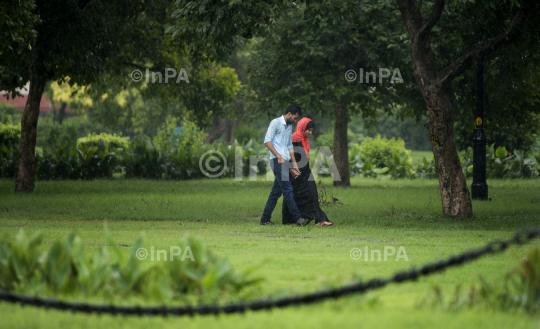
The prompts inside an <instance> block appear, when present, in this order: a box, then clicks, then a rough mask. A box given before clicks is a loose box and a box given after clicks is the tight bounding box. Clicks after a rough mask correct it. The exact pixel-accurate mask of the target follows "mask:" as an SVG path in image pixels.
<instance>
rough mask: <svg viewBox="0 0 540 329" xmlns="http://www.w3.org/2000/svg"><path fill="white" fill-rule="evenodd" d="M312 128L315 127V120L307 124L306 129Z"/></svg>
mask: <svg viewBox="0 0 540 329" xmlns="http://www.w3.org/2000/svg"><path fill="white" fill-rule="evenodd" d="M311 128H315V123H314V122H313V120H311V121H310V122H308V123H307V124H306V130H308V129H311Z"/></svg>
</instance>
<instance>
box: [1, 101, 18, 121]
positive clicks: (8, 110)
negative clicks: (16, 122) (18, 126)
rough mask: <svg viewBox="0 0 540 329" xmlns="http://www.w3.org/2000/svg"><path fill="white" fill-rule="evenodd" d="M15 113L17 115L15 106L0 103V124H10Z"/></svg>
mask: <svg viewBox="0 0 540 329" xmlns="http://www.w3.org/2000/svg"><path fill="white" fill-rule="evenodd" d="M15 113H17V107H16V106H13V105H11V104H9V103H7V102H3V101H2V102H0V123H3V124H11V123H12V120H13V116H14V115H15Z"/></svg>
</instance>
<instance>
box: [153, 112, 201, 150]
mask: <svg viewBox="0 0 540 329" xmlns="http://www.w3.org/2000/svg"><path fill="white" fill-rule="evenodd" d="M179 122H180V120H179V119H178V118H175V117H168V118H167V120H166V121H165V123H164V124H163V126H162V127H161V128H160V129H158V132H157V135H156V137H155V138H154V141H153V142H154V145H155V146H156V147H157V148H158V149H159V150H161V151H163V152H165V153H168V152H175V151H176V150H178V149H182V150H183V151H184V152H191V151H192V150H194V149H196V148H198V147H201V146H202V145H203V144H204V141H205V139H206V133H204V132H203V131H201V130H200V129H199V127H197V125H196V124H195V123H194V122H192V121H189V120H187V119H185V118H184V119H183V120H182V121H181V124H180V129H179V131H177V127H178V126H179Z"/></svg>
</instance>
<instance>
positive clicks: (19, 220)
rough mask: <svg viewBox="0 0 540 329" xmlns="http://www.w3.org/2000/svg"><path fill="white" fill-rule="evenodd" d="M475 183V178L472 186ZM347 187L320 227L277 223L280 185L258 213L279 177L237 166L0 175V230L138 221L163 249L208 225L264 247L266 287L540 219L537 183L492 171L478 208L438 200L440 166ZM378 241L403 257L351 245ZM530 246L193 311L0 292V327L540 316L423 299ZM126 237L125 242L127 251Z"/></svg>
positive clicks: (233, 244) (89, 230) (370, 265)
mask: <svg viewBox="0 0 540 329" xmlns="http://www.w3.org/2000/svg"><path fill="white" fill-rule="evenodd" d="M470 183H471V182H469V183H468V185H469V186H470ZM351 184H352V187H350V188H333V187H332V185H331V180H330V179H329V178H323V179H322V185H323V186H324V187H325V189H326V191H327V192H328V194H331V195H333V196H334V197H336V198H337V199H339V201H340V202H342V203H344V204H343V205H341V206H339V205H333V206H331V207H324V208H323V209H324V211H325V212H326V213H327V215H328V217H329V218H330V219H331V221H333V222H334V223H335V225H334V226H332V227H327V228H319V227H315V226H314V224H313V223H311V224H310V225H308V226H306V227H293V226H283V225H281V199H280V202H279V203H278V207H277V208H276V210H275V211H274V216H273V220H274V222H275V223H276V224H278V225H276V226H274V227H266V226H264V227H263V226H260V225H259V218H260V215H261V212H262V209H263V207H264V204H265V202H266V198H267V196H268V193H269V191H270V188H271V185H272V182H268V181H264V180H263V178H262V177H260V178H259V181H257V182H249V181H247V180H246V181H244V182H234V181H233V180H232V179H226V178H223V179H204V180H191V181H147V180H124V179H120V180H96V181H39V182H37V183H36V188H35V191H34V193H32V194H14V193H13V189H14V183H13V182H12V181H0V233H1V234H3V235H4V234H6V233H7V236H9V237H13V236H14V235H15V234H16V233H17V232H18V231H19V230H20V229H21V228H23V229H24V230H25V231H26V232H27V233H30V234H31V233H34V232H36V231H42V232H43V234H44V238H45V242H44V245H43V248H44V250H46V249H47V248H48V247H50V245H51V243H52V242H53V241H55V240H57V239H64V238H65V236H66V235H67V234H68V233H70V232H77V233H78V234H79V235H80V236H81V238H82V239H83V241H84V243H85V247H86V248H87V249H90V250H92V249H96V248H100V247H102V246H104V245H106V241H105V238H104V235H103V223H104V222H107V226H108V228H109V230H110V231H111V232H112V234H113V236H114V238H115V240H116V241H117V242H118V243H119V244H125V245H129V244H131V243H133V241H134V240H135V239H136V238H137V237H139V236H140V235H141V234H144V236H145V240H144V245H145V247H150V246H154V247H155V248H156V249H167V248H168V247H169V246H170V245H174V244H175V243H176V241H178V240H179V239H180V238H182V237H183V236H185V235H186V234H189V235H193V236H198V237H200V238H202V240H203V241H204V243H205V244H206V245H207V246H208V247H209V248H210V249H211V250H212V251H213V252H215V253H216V254H217V255H219V256H224V257H225V256H226V257H228V258H229V260H230V261H231V263H232V265H233V266H234V268H235V270H238V271H242V270H243V269H246V268H248V267H249V266H251V265H253V264H255V263H257V262H260V261H262V264H261V265H260V268H259V269H258V270H257V272H256V274H258V275H259V276H261V277H263V278H264V282H263V284H262V285H261V286H260V292H259V293H258V296H254V298H264V297H266V296H269V295H272V296H278V295H279V296H283V295H292V294H296V293H305V292H313V291H316V290H319V289H323V288H327V287H335V286H338V285H341V284H346V283H351V282H353V280H356V279H358V278H360V279H363V280H367V279H371V278H372V277H388V276H391V275H392V274H393V273H395V272H396V271H399V270H404V269H408V268H410V267H413V266H416V267H419V266H421V265H423V264H424V263H427V262H431V261H435V260H438V259H441V258H443V257H447V256H450V255H453V254H456V253H459V252H462V251H465V250H467V249H469V248H474V247H480V246H482V245H484V244H485V243H487V242H488V241H491V240H494V239H499V238H508V237H510V236H511V235H512V234H513V233H514V232H515V231H516V230H518V229H520V228H523V227H531V226H536V225H538V224H539V223H540V183H539V182H538V181H537V180H535V181H528V180H513V181H510V180H488V184H489V194H490V195H489V196H490V198H491V201H473V207H474V218H473V219H472V220H466V221H462V220H458V219H453V218H450V217H447V216H443V215H442V214H441V201H440V194H439V188H438V181H437V180H425V179H417V180H390V179H388V178H386V177H382V178H377V179H369V178H363V177H354V178H353V179H352V181H351ZM366 246H367V247H368V249H369V250H383V248H384V246H393V247H395V248H396V249H397V248H399V247H400V246H403V247H404V248H405V250H406V253H407V258H408V261H404V260H403V259H400V260H398V261H395V260H394V259H392V257H390V258H389V259H388V260H387V261H377V260H373V261H370V260H368V261H365V260H364V259H361V260H354V259H352V258H351V256H350V251H351V249H353V248H360V249H361V250H364V248H365V247H366ZM535 246H536V247H538V246H540V240H535V241H533V242H532V243H530V244H528V245H526V246H520V247H511V248H510V249H509V250H507V251H505V252H503V253H501V254H498V255H492V256H487V257H484V258H482V259H480V260H477V261H475V262H473V263H470V264H466V265H464V266H461V267H457V268H452V269H449V270H447V271H446V272H443V273H440V274H435V275H432V276H429V277H424V278H421V279H419V280H418V281H417V282H410V283H402V284H392V285H389V286H387V287H385V288H383V289H380V290H376V291H372V292H369V293H367V294H365V295H354V296H351V297H347V298H341V299H338V300H329V301H326V302H323V303H319V304H314V305H309V306H301V307H289V308H286V309H279V310H277V309H276V310H272V311H263V312H247V313H246V314H244V315H221V316H217V317H216V316H204V317H203V316H195V317H193V318H174V317H169V318H161V317H156V318H150V317H141V318H139V317H122V316H118V317H114V316H109V315H102V316H97V315H84V314H72V313H70V312H61V311H53V310H42V309H36V308H33V307H30V306H26V307H24V308H23V307H20V306H16V305H9V304H6V303H4V302H0V314H2V316H1V321H0V327H1V328H130V329H133V328H150V327H152V328H220V329H222V328H280V329H285V328H334V327H335V328H337V327H339V328H370V329H371V328H393V329H394V328H538V327H539V321H540V315H527V314H523V313H522V312H502V311H498V310H491V309H488V308H484V307H480V306H476V307H474V308H472V309H468V308H465V309H464V310H461V311H458V312H454V311H448V310H445V309H444V308H443V307H441V306H437V305H436V306H432V305H431V304H430V303H424V304H423V306H419V305H420V304H421V301H422V300H423V299H424V298H425V297H426V296H428V294H429V293H430V291H432V289H433V287H436V286H437V287H440V289H441V290H442V291H443V292H444V294H445V298H447V299H450V298H451V297H452V293H453V291H454V290H455V288H456V286H458V285H460V284H461V285H462V287H463V288H464V289H465V290H467V289H469V288H470V287H471V285H476V286H477V285H478V284H479V280H480V279H479V278H480V277H481V276H482V277H483V278H485V279H486V280H487V281H489V282H500V280H501V279H502V277H503V275H504V274H505V273H507V272H508V271H509V270H511V269H513V268H515V267H516V266H517V265H518V262H519V260H520V259H521V258H522V257H523V256H524V255H525V254H526V253H527V251H528V250H530V249H531V248H532V247H535ZM128 251H129V248H125V252H126V253H128Z"/></svg>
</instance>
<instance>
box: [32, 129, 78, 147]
mask: <svg viewBox="0 0 540 329" xmlns="http://www.w3.org/2000/svg"><path fill="white" fill-rule="evenodd" d="M38 136H39V137H38V140H39V141H38V142H37V143H36V144H38V145H41V146H42V147H43V148H48V149H49V150H55V149H57V148H59V147H62V146H65V145H74V144H75V143H77V137H78V136H79V132H78V129H77V127H76V126H75V125H71V124H63V125H59V124H53V125H50V126H49V125H48V126H46V127H45V129H44V130H43V131H42V132H41V133H38Z"/></svg>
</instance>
